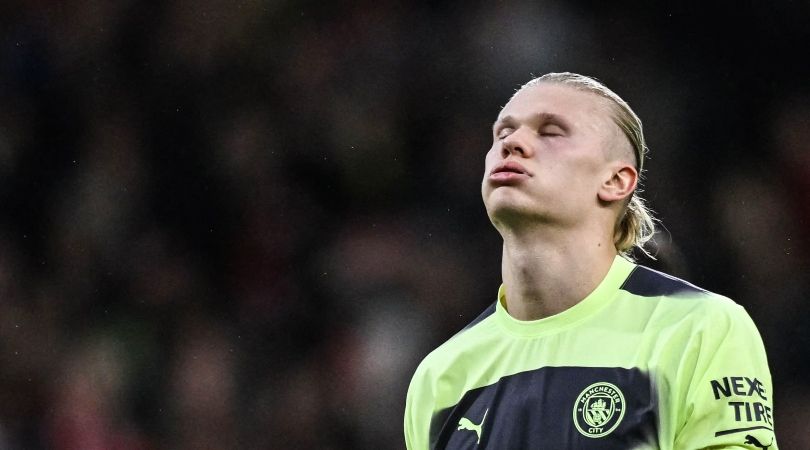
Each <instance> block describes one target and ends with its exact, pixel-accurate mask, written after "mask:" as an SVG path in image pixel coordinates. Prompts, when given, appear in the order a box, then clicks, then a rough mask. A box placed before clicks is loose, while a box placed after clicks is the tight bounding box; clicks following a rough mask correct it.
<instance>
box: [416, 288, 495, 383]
mask: <svg viewBox="0 0 810 450" xmlns="http://www.w3.org/2000/svg"><path fill="white" fill-rule="evenodd" d="M495 309H496V304H495V303H492V304H491V305H490V306H489V307H487V308H486V309H484V311H482V312H481V313H480V314H479V315H478V316H477V317H476V318H475V319H473V320H472V321H471V322H470V323H468V324H467V325H466V326H465V327H464V328H462V329H461V330H460V331H459V332H457V333H456V334H455V335H453V336H452V337H450V338H449V339H447V340H446V341H444V342H443V343H442V344H441V345H439V346H438V347H436V348H435V349H434V350H433V351H431V352H430V353H428V355H427V356H425V357H424V359H423V360H422V362H421V363H420V364H419V367H418V368H417V369H416V374H415V376H414V377H415V378H418V377H424V376H426V375H429V374H430V373H442V372H444V370H446V369H447V367H449V366H451V365H456V364H458V363H460V362H463V360H464V359H465V355H469V354H471V353H474V352H475V350H476V349H477V348H480V347H482V346H483V345H485V341H487V340H488V339H491V338H492V337H493V332H494V323H493V321H492V319H493V318H494V316H495Z"/></svg>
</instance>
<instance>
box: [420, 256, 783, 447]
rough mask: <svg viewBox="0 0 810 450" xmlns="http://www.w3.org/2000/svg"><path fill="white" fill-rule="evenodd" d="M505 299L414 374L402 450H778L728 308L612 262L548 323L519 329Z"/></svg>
mask: <svg viewBox="0 0 810 450" xmlns="http://www.w3.org/2000/svg"><path fill="white" fill-rule="evenodd" d="M504 295H505V289H504V286H501V287H500V289H499V291H498V299H497V301H496V302H495V303H494V304H493V305H492V306H490V307H489V308H488V309H487V310H485V311H484V312H483V313H482V314H481V315H480V316H479V317H478V318H476V319H475V320H474V321H473V322H472V323H470V324H469V325H467V327H466V328H464V329H463V330H462V331H460V332H459V333H457V334H456V335H455V336H453V337H452V338H450V339H449V340H448V341H447V342H445V343H444V344H442V345H441V346H440V347H439V348H437V349H436V350H434V351H433V352H431V353H430V354H429V355H428V356H427V357H425V359H424V360H423V361H422V363H421V364H420V365H419V367H418V368H417V369H416V372H415V374H414V376H413V379H412V381H411V384H410V387H409V389H408V395H407V400H406V408H405V441H406V445H407V447H408V449H410V450H424V449H622V450H626V449H688V450H693V449H702V448H705V447H712V448H735V449H752V450H755V449H769V450H776V449H777V444H776V439H775V437H774V431H773V410H772V404H771V401H772V398H773V392H772V386H771V376H770V372H769V369H768V363H767V359H766V355H765V350H764V347H763V344H762V340H761V338H760V336H759V333H758V331H757V329H756V327H755V326H754V324H753V322H752V320H751V318H750V317H749V316H748V314H747V313H746V311H745V310H744V309H743V308H742V307H741V306H739V305H737V304H736V303H734V302H733V301H731V300H729V299H728V298H725V297H723V296H720V295H717V294H714V293H711V292H708V291H705V290H703V289H700V288H698V287H696V286H694V285H692V284H690V283H688V282H685V281H683V280H680V279H678V278H674V277H672V276H669V275H666V274H663V273H661V272H657V271H655V270H652V269H649V268H647V267H644V266H640V265H636V264H634V263H632V262H629V261H627V260H626V259H624V258H622V257H620V256H617V257H616V259H615V260H614V262H613V264H612V266H611V268H610V270H609V272H608V274H607V275H606V276H605V278H604V279H603V280H602V282H601V283H600V284H599V285H598V286H597V287H596V289H594V291H593V292H591V293H590V294H589V295H588V296H587V297H586V298H585V299H583V300H582V301H581V302H579V303H577V304H576V305H574V306H573V307H571V308H569V309H567V310H565V311H563V312H561V313H559V314H556V315H553V316H549V317H546V318H543V319H540V320H533V321H521V320H517V319H515V318H513V317H512V316H510V315H509V313H508V311H507V310H506V307H505V305H506V302H505V297H504Z"/></svg>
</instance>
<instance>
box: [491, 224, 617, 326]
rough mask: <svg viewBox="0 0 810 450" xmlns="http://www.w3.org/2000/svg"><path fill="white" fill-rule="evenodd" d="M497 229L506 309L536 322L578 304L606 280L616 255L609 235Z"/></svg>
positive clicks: (586, 230)
mask: <svg viewBox="0 0 810 450" xmlns="http://www.w3.org/2000/svg"><path fill="white" fill-rule="evenodd" d="M532 228H533V229H532V230H529V231H526V230H522V231H517V230H501V235H502V236H503V241H504V243H503V262H502V276H503V282H504V285H505V288H506V308H507V310H508V311H509V314H510V315H511V316H512V317H514V318H516V319H519V320H536V319H542V318H543V317H548V316H551V315H554V314H558V313H560V312H562V311H565V310H566V309H568V308H570V307H572V306H574V305H576V304H577V303H579V302H580V301H582V300H583V299H584V298H585V297H587V295H588V294H590V293H591V292H592V291H593V290H594V289H596V287H597V286H598V285H599V283H600V282H601V281H602V280H603V279H604V278H605V276H606V275H607V273H608V270H610V266H611V264H612V263H613V260H614V258H615V256H616V253H617V252H616V248H615V247H614V245H613V239H612V236H611V235H609V234H607V233H604V232H602V231H601V230H599V228H598V227H587V226H585V227H583V228H582V229H580V230H574V231H572V230H565V231H564V232H562V231H561V230H548V229H538V228H537V227H532Z"/></svg>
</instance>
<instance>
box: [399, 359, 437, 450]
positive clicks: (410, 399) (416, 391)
mask: <svg viewBox="0 0 810 450" xmlns="http://www.w3.org/2000/svg"><path fill="white" fill-rule="evenodd" d="M433 403H434V402H433V395H432V389H431V388H430V383H429V381H428V377H427V374H426V369H425V367H424V363H423V364H422V365H420V366H419V368H417V369H416V373H415V374H414V376H413V378H412V379H411V384H410V386H409V387H408V395H407V397H406V399H405V447H406V448H407V449H408V450H428V447H429V439H430V420H431V417H432V415H433Z"/></svg>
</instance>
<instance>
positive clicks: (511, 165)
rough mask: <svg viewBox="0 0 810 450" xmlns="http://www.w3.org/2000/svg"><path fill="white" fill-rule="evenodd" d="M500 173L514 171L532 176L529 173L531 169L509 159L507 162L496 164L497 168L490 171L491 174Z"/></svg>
mask: <svg viewBox="0 0 810 450" xmlns="http://www.w3.org/2000/svg"><path fill="white" fill-rule="evenodd" d="M499 173H503V174H509V173H513V174H517V175H527V176H532V175H531V174H530V173H529V171H528V170H526V168H525V167H523V166H522V165H520V164H519V163H516V162H514V161H507V162H505V163H503V164H499V165H497V166H495V168H494V169H492V172H490V175H496V174H499Z"/></svg>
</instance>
